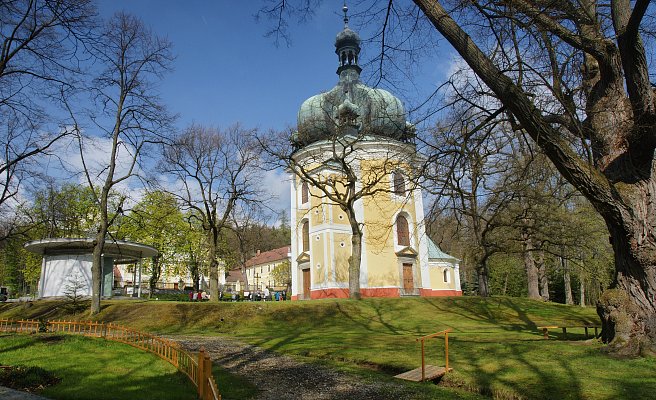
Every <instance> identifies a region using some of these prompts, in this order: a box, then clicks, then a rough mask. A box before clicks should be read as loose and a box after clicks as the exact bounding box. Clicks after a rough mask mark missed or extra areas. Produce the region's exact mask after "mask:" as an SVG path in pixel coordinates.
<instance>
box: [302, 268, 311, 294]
mask: <svg viewBox="0 0 656 400" xmlns="http://www.w3.org/2000/svg"><path fill="white" fill-rule="evenodd" d="M303 298H304V299H307V300H309V299H310V269H309V268H308V269H304V270H303Z"/></svg>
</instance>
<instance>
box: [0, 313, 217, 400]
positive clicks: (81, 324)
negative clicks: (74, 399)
mask: <svg viewBox="0 0 656 400" xmlns="http://www.w3.org/2000/svg"><path fill="white" fill-rule="evenodd" d="M0 332H10V333H37V332H52V333H70V334H76V335H82V336H89V337H97V338H104V339H107V340H111V341H114V342H120V343H125V344H128V345H130V346H132V347H136V348H138V349H141V350H144V351H147V352H149V353H153V354H155V355H157V356H159V357H160V358H162V359H163V360H166V361H168V362H169V363H171V364H172V365H173V366H175V367H176V368H177V369H178V370H179V371H180V372H182V373H184V374H185V375H187V377H188V378H189V380H191V382H192V383H193V384H194V386H195V387H196V389H197V391H198V396H199V398H200V399H201V400H221V394H220V393H219V388H218V385H217V384H216V380H215V379H214V375H212V360H210V357H209V355H208V354H207V352H206V351H205V349H204V348H203V347H201V349H200V351H199V353H198V356H197V357H195V356H193V355H192V354H191V353H189V352H187V351H186V350H184V349H183V348H181V347H180V345H179V344H178V343H176V342H174V341H171V340H168V339H164V338H161V337H159V336H156V335H152V334H150V333H146V332H141V331H138V330H135V329H131V328H128V327H125V326H121V325H116V324H105V323H104V322H93V321H35V320H18V321H14V320H9V319H0Z"/></svg>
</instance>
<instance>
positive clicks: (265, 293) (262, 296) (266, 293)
mask: <svg viewBox="0 0 656 400" xmlns="http://www.w3.org/2000/svg"><path fill="white" fill-rule="evenodd" d="M285 295H286V293H285V291H284V290H283V291H275V292H273V295H272V294H271V291H270V290H269V288H268V287H265V288H264V290H256V291H255V292H244V299H245V300H249V301H260V300H261V301H272V300H275V301H282V300H285Z"/></svg>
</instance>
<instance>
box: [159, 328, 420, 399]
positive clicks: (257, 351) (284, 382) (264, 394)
mask: <svg viewBox="0 0 656 400" xmlns="http://www.w3.org/2000/svg"><path fill="white" fill-rule="evenodd" d="M171 339H172V340H175V341H177V342H179V343H180V344H181V345H182V346H183V347H184V348H186V349H188V350H191V351H198V350H199V349H200V347H201V346H203V347H205V349H206V350H207V351H208V353H209V355H210V357H211V358H212V361H215V362H216V363H218V364H219V365H221V366H222V367H223V368H225V369H226V370H228V371H230V372H231V373H233V374H236V375H240V376H242V377H244V378H246V379H247V380H249V381H250V382H251V383H252V384H253V385H254V386H255V387H257V388H258V389H259V391H260V392H259V393H258V395H257V396H256V398H257V400H280V399H286V400H292V399H303V400H305V399H307V400H327V399H353V400H359V399H363V400H368V399H372V400H374V399H375V400H387V399H389V400H399V399H409V400H410V399H412V397H411V395H410V394H409V393H407V392H405V391H404V388H403V387H402V385H395V384H392V383H386V382H385V383H371V382H365V381H364V380H363V379H361V378H359V377H357V376H353V375H350V374H346V373H342V372H338V371H335V370H332V369H330V368H327V367H324V366H320V365H315V364H309V363H304V362H300V361H297V360H294V359H293V358H291V357H287V356H283V355H279V354H276V353H273V352H271V351H267V350H263V349H261V348H259V347H255V346H251V345H247V344H244V343H240V342H238V341H235V340H232V339H228V338H221V337H212V338H208V337H190V336H185V337H180V336H178V337H171ZM220 389H221V388H219V390H220ZM235 400H236V399H235Z"/></svg>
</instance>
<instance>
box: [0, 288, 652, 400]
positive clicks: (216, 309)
mask: <svg viewBox="0 0 656 400" xmlns="http://www.w3.org/2000/svg"><path fill="white" fill-rule="evenodd" d="M65 315H66V313H65V311H64V310H63V308H62V307H59V308H57V307H56V303H51V302H36V303H33V305H32V306H26V305H19V306H15V305H13V306H12V305H1V306H0V317H10V318H17V317H21V318H34V317H38V316H46V317H47V318H60V317H63V316H65ZM85 318H86V317H85V316H81V319H85ZM98 318H99V319H102V320H105V321H111V322H117V323H122V324H126V325H129V326H132V327H135V328H138V329H144V330H149V331H153V332H159V333H166V334H205V335H230V336H236V337H239V338H240V339H242V340H245V341H248V342H250V343H254V344H257V345H260V346H263V347H266V348H270V349H272V350H275V351H280V352H284V353H288V354H294V355H298V356H303V357H308V358H311V359H314V360H320V361H321V362H328V363H331V364H333V365H337V366H338V367H340V368H343V369H349V370H352V371H354V372H357V373H362V374H365V375H369V376H372V377H375V378H376V379H387V377H388V376H391V375H393V374H394V373H397V372H401V371H404V370H409V369H412V368H415V367H417V366H419V365H420V364H419V363H420V360H419V348H418V345H417V343H416V342H415V341H414V338H415V337H417V336H420V335H424V334H428V333H432V332H436V331H439V330H443V329H447V328H451V329H452V330H453V333H452V334H451V335H450V346H449V347H450V359H451V366H452V367H453V368H454V369H455V373H454V374H451V375H449V376H448V377H447V378H446V379H445V380H444V382H443V384H445V385H448V386H458V387H465V388H468V389H471V390H474V391H478V392H481V393H485V394H494V395H496V396H500V397H505V398H545V399H546V398H572V399H574V398H591V399H611V398H619V397H624V398H626V397H639V396H642V397H645V395H647V397H648V395H651V393H654V392H655V391H656V360H655V359H653V358H644V359H636V360H616V359H614V358H612V357H609V356H607V355H605V354H603V352H602V351H601V345H599V344H598V343H596V342H594V341H590V342H583V341H574V342H566V341H559V340H549V341H545V340H542V339H541V335H540V334H539V333H538V332H537V329H536V327H537V326H540V325H552V324H555V325H584V324H598V317H597V316H596V313H595V311H594V310H593V309H590V308H585V309H584V308H580V307H570V306H564V305H558V304H545V303H541V302H536V301H531V300H527V299H517V298H505V297H498V298H496V297H495V298H491V299H481V298H471V297H459V298H432V299H430V298H412V299H367V300H363V301H360V302H352V301H346V300H324V301H312V302H293V303H291V302H279V303H276V302H274V303H237V304H233V303H224V304H220V305H213V304H208V303H202V304H196V303H168V302H140V301H130V302H118V301H115V302H104V305H103V310H102V312H101V314H100V315H99V316H98ZM579 332H580V333H581V334H582V330H581V331H579ZM578 338H582V335H579V336H578ZM433 343H434V344H433V345H432V347H431V348H430V350H429V352H428V357H429V362H431V363H435V362H436V361H437V360H438V359H439V362H438V364H440V365H442V364H443V361H442V359H441V358H442V357H443V351H442V347H443V345H442V343H443V341H442V340H441V339H439V340H437V341H436V342H433ZM422 388H423V390H424V391H427V392H430V391H431V390H435V389H434V388H430V387H427V386H423V387H422ZM427 394H429V393H427Z"/></svg>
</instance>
